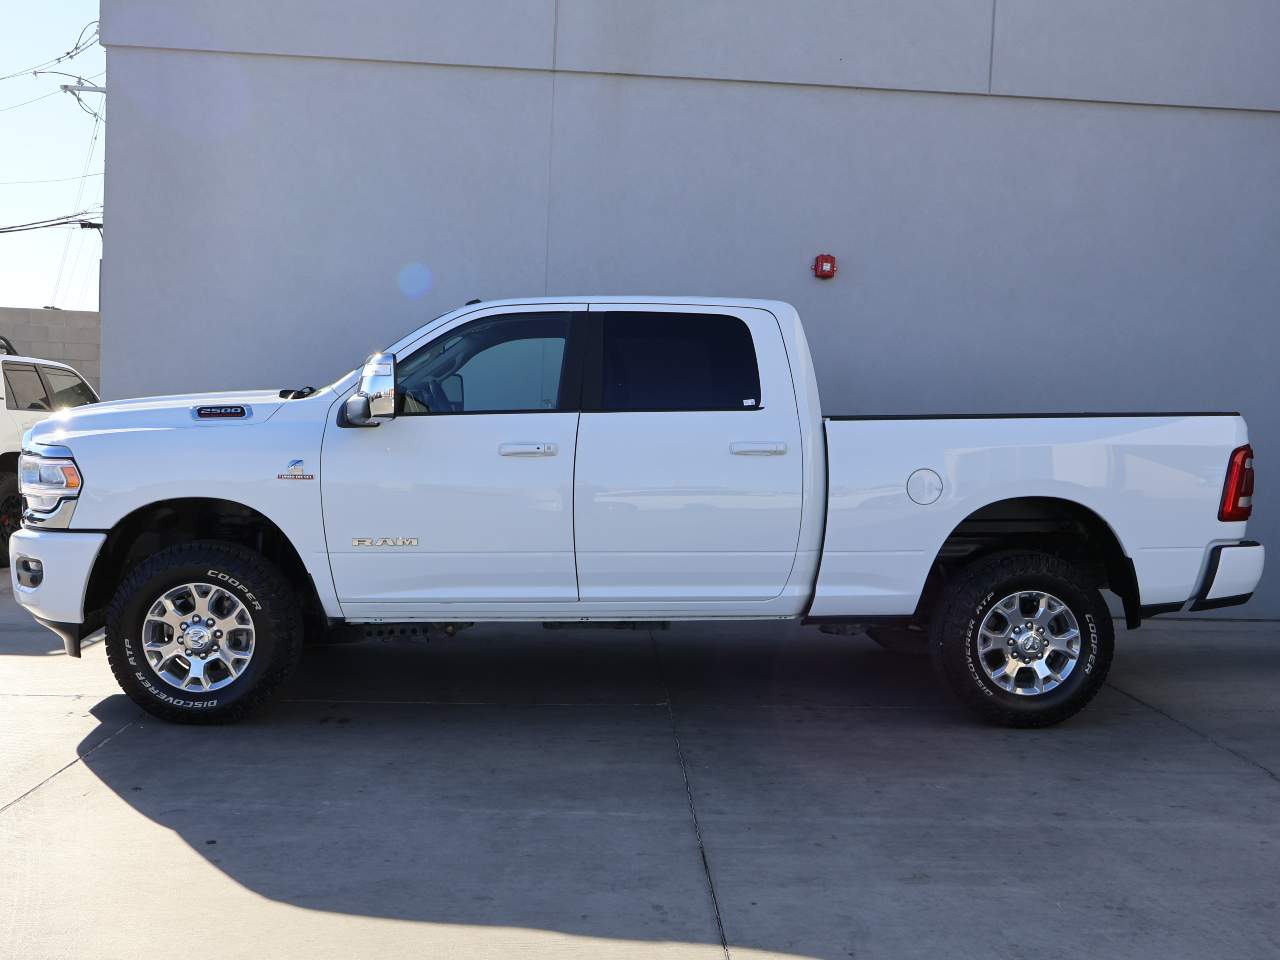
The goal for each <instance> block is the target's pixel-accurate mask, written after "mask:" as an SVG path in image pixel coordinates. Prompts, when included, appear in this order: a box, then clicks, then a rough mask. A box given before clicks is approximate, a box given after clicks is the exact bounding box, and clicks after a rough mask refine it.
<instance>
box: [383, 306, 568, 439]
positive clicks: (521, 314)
mask: <svg viewBox="0 0 1280 960" xmlns="http://www.w3.org/2000/svg"><path fill="white" fill-rule="evenodd" d="M547 306H548V307H553V306H554V305H552V304H548V305H547ZM547 316H551V317H559V318H561V319H563V320H565V321H566V322H567V324H568V333H567V335H566V339H565V345H564V357H563V359H562V360H561V364H560V389H559V391H558V394H557V397H556V405H555V406H554V407H552V408H550V409H547V410H424V411H421V412H419V411H414V412H412V413H409V412H406V411H405V410H404V398H403V395H402V394H401V392H400V374H399V365H400V358H399V357H398V356H397V357H396V369H397V373H396V406H397V407H398V408H399V409H397V411H396V419H399V418H400V417H490V416H511V415H516V414H530V413H535V414H536V413H577V412H579V411H580V409H581V399H582V337H581V331H580V326H579V325H580V320H579V317H580V316H585V313H584V312H582V311H576V310H565V309H558V310H557V309H554V308H552V309H547V310H513V311H511V312H505V311H503V310H496V311H494V312H492V313H485V314H484V315H482V316H479V317H471V318H470V319H467V320H464V321H463V322H462V323H459V324H457V325H455V326H451V327H448V328H447V329H444V330H441V331H439V333H438V334H437V335H436V336H434V337H430V338H429V339H427V340H425V341H423V342H422V343H421V344H419V345H418V346H416V347H415V348H414V349H413V350H412V351H411V352H410V353H409V354H407V355H406V356H405V360H406V361H408V360H409V358H410V357H413V356H414V355H415V354H417V353H418V352H420V351H422V350H429V349H430V348H431V347H432V345H433V344H436V343H439V342H440V341H441V340H443V339H444V338H446V337H451V336H454V335H455V334H457V333H459V332H461V331H463V330H466V329H467V327H469V326H471V325H472V324H476V323H485V322H487V321H492V320H506V319H517V318H519V319H526V318H533V317H547ZM506 342H510V341H506Z"/></svg>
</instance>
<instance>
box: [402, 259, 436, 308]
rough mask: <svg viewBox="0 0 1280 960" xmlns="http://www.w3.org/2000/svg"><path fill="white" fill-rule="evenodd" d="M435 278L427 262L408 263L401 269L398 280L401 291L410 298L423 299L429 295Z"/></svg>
mask: <svg viewBox="0 0 1280 960" xmlns="http://www.w3.org/2000/svg"><path fill="white" fill-rule="evenodd" d="M434 281H435V278H434V277H432V276H431V271H430V270H429V269H428V268H427V267H426V265H425V264H421V263H407V264H405V265H404V267H403V268H401V270H400V276H399V277H398V278H397V282H398V283H399V285H400V292H401V293H403V294H404V295H405V296H406V297H408V298H409V299H410V300H421V299H422V298H423V297H425V296H426V295H427V292H428V291H429V290H430V289H431V285H432V283H433V282H434Z"/></svg>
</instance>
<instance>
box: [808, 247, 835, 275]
mask: <svg viewBox="0 0 1280 960" xmlns="http://www.w3.org/2000/svg"><path fill="white" fill-rule="evenodd" d="M810 269H812V270H813V275H814V276H815V277H817V278H818V279H819V280H830V279H831V278H832V277H834V276H835V275H836V258H835V257H833V256H832V255H831V254H829V253H820V254H818V256H817V257H815V258H814V261H813V266H812V267H811V268H810Z"/></svg>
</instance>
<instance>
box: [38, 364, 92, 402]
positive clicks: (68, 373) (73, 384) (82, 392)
mask: <svg viewBox="0 0 1280 960" xmlns="http://www.w3.org/2000/svg"><path fill="white" fill-rule="evenodd" d="M40 372H41V373H42V374H44V382H45V383H47V384H48V385H49V401H50V403H51V405H52V406H53V409H54V410H65V409H66V408H67V407H83V406H84V405H85V404H86V403H97V402H98V398H97V397H95V396H94V395H93V390H92V388H90V386H89V385H88V384H87V383H85V382H84V381H83V380H81V379H80V376H79V375H78V374H77V373H75V371H73V370H63V369H62V368H61V367H43V366H42V367H41V368H40Z"/></svg>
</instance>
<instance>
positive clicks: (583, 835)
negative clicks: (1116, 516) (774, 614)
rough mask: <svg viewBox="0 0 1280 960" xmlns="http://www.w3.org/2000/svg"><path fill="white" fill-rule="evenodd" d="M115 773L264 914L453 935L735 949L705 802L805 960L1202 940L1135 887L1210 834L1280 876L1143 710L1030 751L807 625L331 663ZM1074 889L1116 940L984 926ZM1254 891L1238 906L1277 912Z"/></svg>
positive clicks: (1224, 898)
mask: <svg viewBox="0 0 1280 960" xmlns="http://www.w3.org/2000/svg"><path fill="white" fill-rule="evenodd" d="M113 699H114V698H113ZM107 705H108V702H104V703H103V704H101V705H100V706H99V709H102V708H104V707H106V706H107ZM95 712H96V711H95ZM1119 732H1122V733H1123V737H1121V736H1117V733H1119ZM677 736H678V743H679V746H678V747H677ZM1134 737H1137V738H1139V739H1141V740H1142V741H1143V742H1144V744H1145V746H1144V752H1143V754H1142V756H1141V758H1135V756H1134V753H1133V751H1132V749H1131V742H1128V741H1126V739H1125V738H1130V740H1131V739H1132V738H1134ZM93 742H96V740H95V738H94V737H90V738H88V739H86V741H85V744H86V745H88V744H91V743H93ZM1050 747H1051V748H1052V753H1051V754H1050V753H1049V752H1048V751H1049V749H1050ZM1049 756H1052V762H1051V763H1050V762H1047V761H1048V758H1049ZM83 759H84V762H85V764H86V765H87V766H88V767H89V768H90V769H91V770H92V772H93V773H94V774H95V775H96V776H97V777H99V778H100V779H101V780H102V782H103V783H105V784H106V785H107V786H108V787H109V788H110V789H111V790H113V791H114V792H115V793H116V794H117V795H119V796H120V797H121V798H123V799H125V800H126V801H127V802H128V803H129V804H131V805H132V807H133V808H134V809H135V810H137V811H138V812H139V813H141V814H143V815H145V816H146V817H147V818H149V819H150V820H152V821H154V822H155V823H156V824H158V825H160V826H163V827H166V828H168V829H170V830H172V831H174V832H176V833H177V835H179V836H180V837H181V838H182V839H183V840H184V841H185V842H186V843H187V844H189V845H190V847H191V848H192V849H193V850H196V851H198V852H200V853H201V854H202V855H203V856H204V857H206V858H207V859H208V860H209V861H210V862H211V863H213V864H215V865H216V866H217V867H218V868H219V869H221V870H222V871H223V872H225V873H226V874H227V875H228V876H229V877H230V878H231V879H233V880H234V881H235V882H236V883H239V884H241V885H243V886H244V887H246V888H248V889H250V890H252V891H255V892H257V893H259V894H261V895H262V896H264V897H268V898H270V899H272V900H275V901H279V902H282V903H287V904H291V905H295V906H299V907H303V908H307V909H313V910H322V911H332V912H337V913H344V914H353V915H364V916H370V917H385V918H397V919H403V920H414V921H428V922H433V923H447V924H465V925H473V926H477V925H479V926H498V927H508V928H527V929H538V930H548V931H555V932H559V933H566V934H573V935H584V936H593V937H605V938H616V939H622V940H634V941H650V942H655V943H656V942H659V941H667V942H671V941H676V942H684V943H695V944H696V943H702V944H707V945H710V946H713V947H716V948H718V946H719V942H720V940H719V936H720V935H719V928H718V924H717V913H716V910H715V909H714V908H713V905H712V900H711V896H710V892H709V884H708V873H707V871H706V869H704V865H703V861H702V858H701V854H700V851H699V847H698V842H697V836H696V835H695V831H694V826H693V819H692V816H691V812H690V794H692V797H693V800H694V808H695V809H696V811H697V815H698V824H699V827H700V828H701V831H702V835H703V837H704V839H705V843H706V850H707V857H708V863H709V872H710V877H711V878H712V879H713V880H714V885H715V891H716V896H717V898H718V901H719V920H720V922H722V923H723V924H724V928H725V929H726V931H727V933H728V938H729V941H730V944H731V945H732V946H738V947H752V948H757V949H762V950H774V951H779V952H785V953H792V954H800V955H805V956H820V957H847V956H850V955H852V953H851V951H856V952H859V953H861V952H862V951H864V950H872V951H880V952H881V954H880V955H905V954H912V955H922V954H924V953H928V952H929V951H931V950H933V951H940V952H941V953H939V954H938V955H945V954H946V953H947V952H948V951H949V949H950V947H949V946H948V945H949V944H950V945H952V946H954V942H955V938H956V937H958V936H960V937H964V938H966V940H967V942H968V944H969V946H970V947H972V948H973V949H975V950H977V951H978V952H990V955H993V956H1008V955H1011V954H1010V952H1009V945H1010V944H1011V943H1018V942H1023V943H1031V942H1038V941H1037V938H1042V937H1049V938H1050V940H1049V942H1053V943H1055V944H1056V945H1057V947H1058V948H1059V949H1060V950H1062V951H1063V955H1071V954H1073V953H1075V952H1077V951H1079V952H1081V953H1087V952H1088V951H1089V949H1090V946H1091V945H1093V946H1096V945H1097V944H1098V942H1099V940H1098V937H1099V936H1102V937H1103V940H1104V941H1106V942H1109V943H1110V944H1111V945H1112V946H1113V947H1116V948H1117V949H1119V948H1120V947H1122V946H1127V947H1133V948H1137V949H1138V953H1141V954H1146V953H1149V952H1152V953H1154V952H1158V951H1157V950H1156V949H1155V948H1157V947H1160V945H1161V944H1165V945H1166V947H1167V948H1169V949H1172V945H1173V944H1175V943H1178V942H1181V943H1182V944H1183V948H1184V949H1185V948H1186V945H1187V943H1188V942H1193V941H1194V939H1195V938H1194V936H1192V937H1191V940H1190V941H1188V940H1187V937H1188V930H1187V923H1188V920H1187V917H1188V916H1190V915H1191V912H1190V911H1191V904H1192V903H1194V902H1196V898H1198V897H1202V895H1203V894H1202V891H1199V890H1196V889H1192V887H1194V886H1195V884H1194V883H1190V884H1188V883H1187V882H1182V883H1181V884H1179V883H1177V882H1175V884H1174V886H1175V888H1176V889H1168V890H1166V891H1165V893H1164V894H1163V895H1162V897H1163V898H1154V899H1153V898H1146V897H1135V896H1134V895H1133V892H1132V889H1131V888H1132V884H1133V876H1132V871H1131V869H1130V867H1129V864H1130V862H1131V860H1132V858H1134V857H1136V858H1138V859H1139V860H1140V861H1141V862H1142V863H1143V864H1144V870H1147V871H1154V872H1155V874H1156V875H1158V876H1162V877H1163V878H1164V879H1163V880H1162V881H1161V882H1163V883H1166V885H1167V884H1168V883H1169V882H1170V878H1174V880H1175V881H1176V879H1177V877H1179V876H1181V875H1183V874H1182V871H1184V863H1183V861H1182V859H1181V856H1182V854H1183V853H1185V852H1186V848H1187V846H1188V844H1190V846H1191V847H1193V848H1198V847H1199V846H1200V845H1201V844H1207V843H1210V842H1212V843H1213V844H1216V846H1215V847H1214V850H1215V854H1214V856H1215V857H1218V858H1220V860H1221V862H1222V863H1223V864H1226V863H1228V862H1232V858H1233V857H1234V862H1235V864H1236V867H1235V868H1234V869H1235V870H1237V871H1239V872H1238V879H1239V884H1240V887H1241V888H1244V887H1245V886H1246V884H1247V883H1248V881H1247V880H1246V879H1245V878H1246V877H1248V876H1249V875H1250V874H1251V871H1255V870H1256V868H1257V865H1256V864H1255V863H1254V860H1256V856H1255V855H1249V856H1246V857H1245V858H1244V859H1243V860H1242V859H1240V855H1241V850H1226V849H1223V847H1222V844H1223V843H1224V842H1225V843H1226V846H1227V847H1232V846H1233V841H1232V840H1231V839H1230V838H1231V836H1232V835H1231V834H1230V833H1226V834H1222V835H1214V836H1210V835H1205V836H1200V835H1198V834H1197V835H1194V836H1192V837H1191V838H1190V839H1188V838H1187V836H1186V830H1187V828H1186V825H1185V821H1186V819H1187V816H1188V814H1186V813H1185V812H1186V811H1188V810H1190V811H1198V810H1205V809H1212V811H1213V816H1214V817H1215V818H1217V819H1218V820H1222V819H1223V818H1225V819H1226V820H1227V821H1230V820H1231V819H1232V818H1233V817H1235V818H1236V819H1239V820H1241V821H1242V822H1244V821H1249V820H1251V819H1253V817H1254V816H1255V813H1256V812H1254V811H1252V810H1251V809H1247V808H1248V804H1249V802H1250V801H1249V800H1248V799H1247V798H1242V797H1234V798H1233V796H1232V790H1233V789H1234V788H1233V787H1232V785H1231V783H1230V782H1221V783H1218V784H1216V785H1215V784H1212V783H1206V782H1205V781H1204V779H1203V778H1200V780H1199V781H1198V782H1197V783H1196V784H1194V785H1188V784H1186V783H1184V782H1183V781H1182V780H1171V779H1170V778H1169V777H1168V776H1166V775H1165V774H1166V773H1167V771H1168V768H1170V767H1171V766H1172V767H1176V766H1177V765H1178V764H1183V765H1184V766H1185V765H1189V766H1191V767H1196V768H1197V769H1199V768H1202V767H1204V766H1206V765H1208V766H1209V767H1212V766H1213V765H1214V764H1220V763H1221V761H1220V760H1219V758H1217V757H1216V756H1213V757H1211V756H1210V755H1209V753H1207V752H1206V751H1205V750H1204V749H1203V746H1202V745H1201V744H1199V743H1196V742H1194V738H1192V737H1190V736H1189V735H1186V734H1185V732H1184V731H1180V730H1178V728H1177V727H1176V726H1175V725H1173V724H1170V723H1169V722H1168V721H1167V720H1166V719H1163V718H1161V717H1159V716H1157V715H1154V714H1152V713H1151V712H1150V711H1147V710H1144V709H1143V708H1141V707H1140V706H1138V705H1137V704H1135V703H1133V702H1132V701H1129V700H1127V699H1126V698H1124V697H1121V696H1119V695H1108V694H1104V696H1103V697H1102V698H1101V701H1100V702H1099V703H1098V704H1096V705H1095V706H1094V707H1093V708H1092V709H1091V710H1090V711H1086V713H1085V714H1084V715H1082V716H1081V717H1080V718H1077V720H1076V721H1073V723H1071V724H1068V725H1066V726H1064V727H1061V728H1059V729H1058V730H1056V731H1052V732H1026V731H1007V730H999V729H995V728H991V727H986V726H983V725H981V724H978V723H976V722H974V721H972V720H970V719H969V718H968V716H967V714H965V713H963V712H961V711H959V710H958V709H956V708H955V707H953V706H952V705H951V703H950V702H949V701H948V700H947V698H946V697H945V696H944V694H943V692H942V690H941V689H940V688H939V687H938V686H937V685H936V684H935V682H934V680H933V678H932V676H931V673H930V670H929V663H928V659H927V657H919V656H910V655H907V654H896V655H895V654H890V653H886V652H885V651H882V650H880V649H878V648H877V647H875V646H873V645H872V644H871V643H870V642H869V641H866V640H865V639H860V638H854V637H828V636H824V635H821V634H818V633H817V632H816V631H813V630H801V629H799V628H790V629H787V628H779V629H778V630H776V631H775V632H774V633H772V634H770V633H768V632H766V631H763V630H760V629H756V630H754V631H752V632H751V633H750V634H749V635H747V636H745V637H744V636H737V635H736V634H735V630H734V628H730V627H707V628H702V629H699V628H689V629H685V630H676V631H672V632H671V633H658V634H656V635H655V636H654V637H651V636H650V635H648V634H645V633H600V632H592V633H590V634H585V633H579V632H576V631H574V632H570V633H564V634H561V633H554V632H550V633H543V632H540V631H537V630H536V629H530V628H524V629H521V630H519V631H514V632H513V631H510V630H507V631H504V630H502V629H500V628H477V629H476V630H475V631H473V632H469V633H466V634H463V635H461V636H460V637H458V638H456V639H454V640H449V641H442V642H438V643H435V644H432V645H429V646H426V647H421V646H416V645H407V644H406V645H395V644H378V643H367V644H359V645H352V646H339V647H323V648H315V649H312V650H309V651H308V657H307V659H306V662H305V665H304V667H303V669H302V671H301V673H300V675H299V676H298V677H297V679H296V680H295V682H294V683H293V684H292V685H291V687H290V688H289V690H288V692H287V693H286V696H285V698H284V700H283V701H282V702H281V703H280V704H279V705H277V706H276V707H274V708H273V709H272V710H271V711H269V712H268V713H266V714H264V715H262V716H261V717H259V718H257V719H255V720H253V721H251V722H247V723H244V724H241V725H238V726H233V727H214V728H198V727H179V726H172V725H168V724H164V723H160V722H158V721H153V720H151V719H150V718H144V719H141V720H139V721H137V722H136V723H135V724H133V725H132V726H131V727H130V728H129V729H127V730H126V731H125V732H124V733H122V734H121V735H120V736H118V737H116V738H115V739H114V740H113V741H112V742H111V743H110V744H108V745H107V746H106V747H105V748H103V749H100V750H95V751H89V752H86V753H85V755H84V757H83ZM1228 759H1230V758H1228ZM1227 767H1231V764H1227ZM686 775H687V777H688V783H689V788H688V791H687V790H686V783H685V777H686ZM1227 780H1228V781H1229V780H1230V778H1229V777H1228V778H1227ZM1196 791H1199V793H1197V792H1196ZM1273 800H1274V798H1273ZM1171 808H1172V809H1181V810H1182V811H1184V815H1180V817H1181V819H1180V822H1179V823H1172V822H1170V821H1169V819H1168V818H1167V817H1166V818H1162V816H1161V812H1162V811H1165V812H1167V811H1168V810H1170V809H1171ZM1009 810H1020V811H1023V813H1027V812H1028V811H1036V813H1037V815H1036V816H1030V815H1029V814H1028V815H1026V816H1019V817H1009V816H1007V812H1008V811H1009ZM1046 823H1051V824H1052V825H1053V826H1052V829H1051V830H1050V831H1049V832H1047V833H1046V832H1045V829H1044V824H1046ZM1108 824H1110V825H1111V826H1108ZM1116 825H1119V826H1122V827H1123V829H1115V826H1116ZM1086 827H1089V828H1090V829H1091V830H1092V832H1089V831H1088V830H1086V829H1085V828H1086ZM1192 833H1193V834H1194V829H1193V830H1192ZM993 836H996V837H999V838H1000V848H1001V849H1002V850H1004V851H1005V852H1006V853H1009V854H1010V855H1009V856H1004V855H1001V856H998V857H996V856H993V855H992V849H991V846H990V841H991V838H992V837H993ZM1242 843H1243V840H1241V841H1239V842H1237V843H1236V844H1235V845H1239V844H1242ZM1018 851H1034V852H1035V855H1033V856H1023V855H1020V854H1018ZM1180 851H1181V853H1180ZM1202 869H1206V870H1209V871H1210V873H1212V874H1213V875H1214V877H1215V878H1216V877H1217V874H1218V873H1220V872H1222V869H1223V868H1219V867H1216V866H1206V867H1203V868H1202ZM1192 873H1194V871H1192ZM1072 876H1074V877H1084V876H1089V877H1090V881H1089V883H1090V887H1091V889H1092V890H1093V891H1094V893H1093V894H1091V896H1096V897H1100V898H1102V899H1103V900H1109V902H1111V903H1112V904H1113V907H1112V908H1111V909H1110V910H1109V911H1104V913H1103V915H1101V916H1099V917H1098V918H1096V922H1095V923H1094V924H1093V925H1092V927H1091V928H1090V929H1088V930H1086V929H1085V927H1086V926H1089V925H1081V924H1080V923H1079V921H1078V917H1077V916H1076V915H1075V911H1073V910H1071V909H1067V908H1066V907H1065V906H1064V907H1062V908H1055V909H1053V910H1048V909H1046V910H1045V911H1042V912H1035V915H1034V916H1033V915H1032V914H1027V915H1026V916H1023V915H1021V914H1014V915H1006V917H1005V920H1004V921H1002V923H1001V924H999V925H996V926H992V925H991V924H988V923H986V922H985V920H984V919H983V911H982V910H981V909H978V910H976V911H975V906H974V897H975V895H976V891H979V890H981V891H983V893H982V897H981V898H980V899H983V900H986V899H987V898H990V899H991V900H993V901H995V902H1006V901H1008V902H1011V901H1013V900H1014V899H1015V898H1016V897H1017V896H1018V895H1019V891H1023V890H1026V889H1037V890H1040V889H1051V888H1052V889H1055V890H1059V889H1060V888H1061V885H1062V882H1063V877H1072ZM1260 880H1261V877H1259V876H1255V877H1254V881H1253V882H1254V883H1257V882H1259V881H1260ZM1227 886H1232V884H1231V883H1229V882H1228V884H1227ZM1254 889H1255V893H1254V894H1245V896H1244V902H1243V903H1241V902H1239V901H1237V902H1236V903H1235V905H1234V906H1232V905H1231V902H1232V896H1231V895H1229V894H1232V891H1229V890H1226V889H1224V890H1223V891H1222V895H1221V896H1218V895H1213V896H1211V897H1210V899H1211V900H1213V901H1215V903H1217V904H1218V909H1220V910H1225V911H1226V912H1228V913H1231V914H1236V913H1242V914H1248V913H1249V910H1250V909H1251V908H1250V907H1249V904H1250V903H1251V902H1253V901H1256V900H1257V899H1258V897H1257V894H1256V890H1257V889H1259V888H1258V887H1256V886H1255V887H1254ZM1234 893H1235V894H1239V893H1240V890H1236V891H1234ZM1054 896H1055V897H1057V898H1058V900H1061V901H1063V902H1064V903H1065V900H1064V897H1066V894H1064V893H1061V892H1059V893H1055V894H1054ZM1219 900H1220V901H1221V903H1218V901H1219ZM1184 901H1185V902H1184ZM1253 906H1254V907H1257V906H1259V904H1257V903H1254V904H1253ZM1207 909H1210V907H1209V906H1205V905H1204V904H1203V903H1202V908H1201V911H1200V913H1201V914H1203V910H1207ZM925 913H927V914H928V916H929V917H930V918H931V919H930V920H929V922H928V923H927V924H922V923H921V919H920V918H921V916H922V915H924V914H925ZM1249 915H1250V916H1252V918H1253V919H1252V920H1250V921H1249V923H1251V924H1252V926H1251V927H1250V928H1249V929H1251V930H1253V931H1257V930H1258V925H1257V917H1258V916H1259V914H1249ZM1143 930H1145V931H1147V932H1146V934H1143V935H1142V936H1145V937H1146V938H1147V939H1146V940H1142V937H1141V936H1140V935H1139V934H1140V932H1141V931H1143ZM1153 931H1158V932H1155V933H1153ZM1153 937H1154V939H1152V938H1153ZM1180 938H1181V939H1180ZM1139 941H1141V943H1140V942H1139ZM1240 946H1243V947H1247V946H1248V943H1247V942H1245V943H1241V944H1240ZM1162 949H1163V948H1162ZM1244 952H1245V953H1248V950H1247V949H1245V950H1244ZM1135 955H1137V954H1135Z"/></svg>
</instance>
